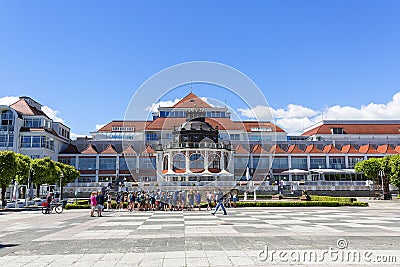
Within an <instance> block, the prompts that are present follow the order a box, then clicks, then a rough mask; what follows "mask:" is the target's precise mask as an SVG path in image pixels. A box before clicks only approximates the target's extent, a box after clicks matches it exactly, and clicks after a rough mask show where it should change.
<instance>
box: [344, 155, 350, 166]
mask: <svg viewBox="0 0 400 267" xmlns="http://www.w3.org/2000/svg"><path fill="white" fill-rule="evenodd" d="M344 162H345V164H346V169H348V168H349V156H348V155H345V156H344Z"/></svg>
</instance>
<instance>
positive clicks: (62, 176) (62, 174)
mask: <svg viewBox="0 0 400 267" xmlns="http://www.w3.org/2000/svg"><path fill="white" fill-rule="evenodd" d="M63 178H64V173H62V172H61V174H60V201H61V200H62V179H63Z"/></svg>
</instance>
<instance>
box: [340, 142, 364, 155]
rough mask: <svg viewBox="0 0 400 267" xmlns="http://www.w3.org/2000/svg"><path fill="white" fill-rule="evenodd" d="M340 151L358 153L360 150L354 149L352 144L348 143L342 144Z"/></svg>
mask: <svg viewBox="0 0 400 267" xmlns="http://www.w3.org/2000/svg"><path fill="white" fill-rule="evenodd" d="M342 153H345V154H359V153H360V152H359V151H358V150H357V149H355V148H354V146H353V145H351V144H348V145H344V146H342Z"/></svg>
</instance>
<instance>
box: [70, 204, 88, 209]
mask: <svg viewBox="0 0 400 267" xmlns="http://www.w3.org/2000/svg"><path fill="white" fill-rule="evenodd" d="M65 209H66V210H71V209H90V204H79V203H68V204H67V205H66V206H65Z"/></svg>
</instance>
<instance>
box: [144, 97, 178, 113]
mask: <svg viewBox="0 0 400 267" xmlns="http://www.w3.org/2000/svg"><path fill="white" fill-rule="evenodd" d="M179 101H180V99H179V98H175V100H166V101H160V102H158V103H153V104H152V105H151V106H148V107H147V108H146V111H151V112H157V109H158V108H159V107H172V106H173V105H175V104H176V103H178V102H179Z"/></svg>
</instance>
